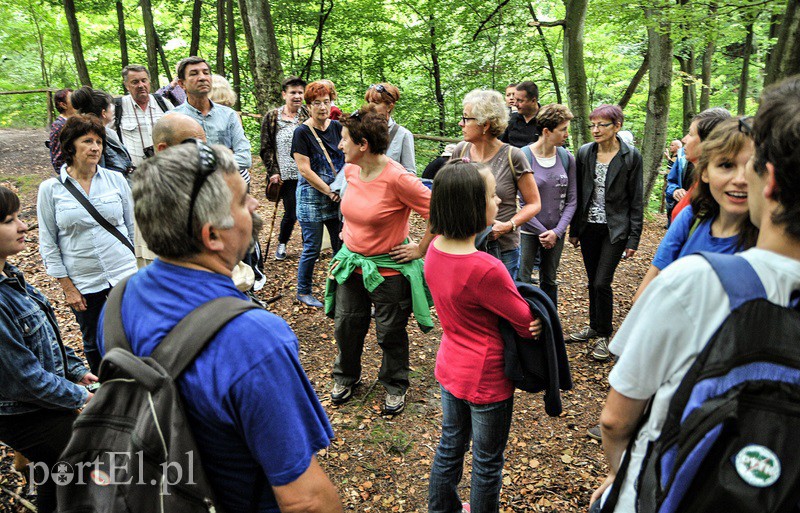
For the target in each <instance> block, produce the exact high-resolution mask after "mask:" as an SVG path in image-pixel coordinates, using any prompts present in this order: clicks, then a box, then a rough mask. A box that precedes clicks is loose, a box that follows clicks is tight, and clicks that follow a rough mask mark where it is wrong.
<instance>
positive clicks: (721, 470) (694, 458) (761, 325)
mask: <svg viewBox="0 0 800 513" xmlns="http://www.w3.org/2000/svg"><path fill="white" fill-rule="evenodd" d="M701 255H702V256H703V257H704V258H705V259H706V260H708V262H709V263H710V264H711V267H712V268H713V269H714V271H715V272H716V274H717V276H718V277H719V279H720V282H721V283H722V286H723V287H724V289H725V291H726V293H727V294H728V298H729V300H730V307H731V313H730V315H729V316H728V317H727V318H726V319H725V321H724V322H723V323H722V325H721V326H720V327H719V328H718V329H717V331H716V332H715V334H714V335H713V336H712V337H711V339H710V340H709V341H708V343H707V344H706V346H705V348H704V349H703V350H702V352H700V354H699V355H698V357H697V359H696V360H695V362H694V363H693V364H692V366H691V367H690V368H689V370H688V371H687V373H686V375H685V377H684V378H683V380H682V381H681V383H680V385H679V386H678V389H677V390H676V392H675V395H674V396H673V397H672V400H671V401H670V405H669V409H668V412H667V416H666V418H665V421H664V425H663V428H662V431H661V435H660V436H659V438H658V440H656V441H655V442H654V443H652V444H651V446H650V447H648V451H647V454H646V456H645V460H644V462H643V464H642V469H641V473H640V475H639V479H638V484H637V488H638V493H637V495H638V511H639V512H641V513H655V512H659V513H671V512H678V511H681V512H683V511H687V512H688V511H691V512H693V513H694V512H718V511H723V512H726V513H732V512H737V513H745V512H752V513H756V512H758V513H783V512H786V513H789V512H797V511H800V507H799V505H798V503H799V502H800V445H798V444H797V441H796V440H795V439H794V437H795V436H797V433H800V312H798V311H797V309H796V308H788V307H785V306H781V305H777V304H774V303H771V302H770V301H769V300H768V299H767V294H766V291H765V290H764V286H763V284H762V283H761V280H760V279H759V277H758V275H757V274H756V272H755V271H754V270H753V268H752V267H751V266H750V264H749V263H748V262H747V260H745V259H744V258H742V257H740V256H734V255H720V254H713V253H701ZM620 483H621V481H620ZM604 511H605V507H604Z"/></svg>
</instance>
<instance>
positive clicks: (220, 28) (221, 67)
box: [216, 0, 226, 77]
mask: <svg viewBox="0 0 800 513" xmlns="http://www.w3.org/2000/svg"><path fill="white" fill-rule="evenodd" d="M225 4H226V1H225V0H217V67H216V73H217V75H222V76H223V77H224V76H225Z"/></svg>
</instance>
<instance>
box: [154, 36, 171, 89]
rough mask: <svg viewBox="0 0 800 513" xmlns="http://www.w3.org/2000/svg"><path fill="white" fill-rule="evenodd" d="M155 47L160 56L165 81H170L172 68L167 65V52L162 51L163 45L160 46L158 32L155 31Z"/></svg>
mask: <svg viewBox="0 0 800 513" xmlns="http://www.w3.org/2000/svg"><path fill="white" fill-rule="evenodd" d="M156 49H158V55H159V56H160V57H161V65H162V66H163V67H164V73H166V75H167V83H169V82H172V69H171V68H170V67H169V61H167V54H165V53H164V47H163V46H161V38H160V37H158V32H156Z"/></svg>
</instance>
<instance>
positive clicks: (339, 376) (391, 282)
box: [333, 273, 411, 395]
mask: <svg viewBox="0 0 800 513" xmlns="http://www.w3.org/2000/svg"><path fill="white" fill-rule="evenodd" d="M384 278H385V280H384V282H383V283H381V284H380V285H378V287H377V288H376V289H375V290H373V291H372V292H369V291H368V290H367V289H366V288H365V287H364V281H363V278H362V277H361V275H360V274H357V273H353V274H352V275H351V276H350V277H349V278H348V279H347V281H345V282H344V283H342V284H341V285H339V286H337V288H336V311H335V318H336V328H335V331H334V335H335V337H336V345H337V347H338V348H339V354H338V355H337V356H336V361H335V362H334V364H333V379H334V381H336V382H337V383H339V384H342V385H352V384H354V383H356V382H357V381H358V380H359V379H361V354H362V353H363V352H364V338H365V337H366V336H367V331H368V330H369V324H370V321H371V318H370V309H371V305H372V303H375V334H376V336H377V338H378V345H380V346H381V349H382V350H383V360H382V362H381V369H380V371H379V372H378V381H380V383H381V384H382V385H383V386H384V388H385V389H386V391H387V392H388V393H390V394H393V395H402V394H404V393H405V392H406V390H407V389H408V373H409V370H410V367H409V359H408V358H409V357H408V332H407V331H406V326H407V325H408V318H409V316H410V315H411V285H410V284H409V283H408V280H407V279H406V277H405V276H403V275H397V276H385V277H384Z"/></svg>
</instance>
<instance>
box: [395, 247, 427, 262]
mask: <svg viewBox="0 0 800 513" xmlns="http://www.w3.org/2000/svg"><path fill="white" fill-rule="evenodd" d="M389 256H390V257H392V260H394V261H395V262H398V263H401V264H404V263H406V262H411V261H412V260H416V259H418V258H422V257H423V256H425V255H423V254H422V250H421V249H420V247H419V244H415V243H413V242H410V243H408V244H400V245H399V246H395V247H393V248H392V249H391V250H390V251H389Z"/></svg>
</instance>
